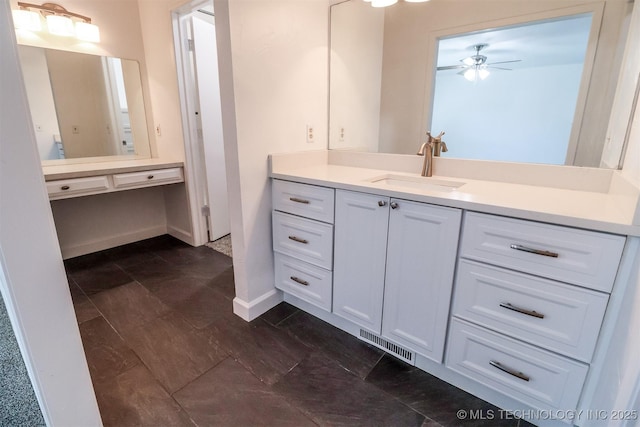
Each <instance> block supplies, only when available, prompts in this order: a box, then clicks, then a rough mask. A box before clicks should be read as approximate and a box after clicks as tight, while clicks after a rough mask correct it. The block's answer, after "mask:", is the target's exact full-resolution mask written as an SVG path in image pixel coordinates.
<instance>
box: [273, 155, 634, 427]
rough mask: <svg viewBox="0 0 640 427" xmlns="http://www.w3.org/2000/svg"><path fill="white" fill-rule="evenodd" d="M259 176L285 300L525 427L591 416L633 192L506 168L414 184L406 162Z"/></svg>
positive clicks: (331, 160)
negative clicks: (265, 183)
mask: <svg viewBox="0 0 640 427" xmlns="http://www.w3.org/2000/svg"><path fill="white" fill-rule="evenodd" d="M270 161H271V177H272V178H273V186H272V195H273V215H272V219H273V249H274V259H275V275H276V277H275V286H276V287H277V288H278V289H281V290H282V291H283V292H284V299H285V301H287V302H289V303H291V304H292V305H295V306H297V307H299V308H301V309H303V310H305V311H307V312H309V313H311V314H313V315H315V316H317V317H319V318H321V319H323V320H325V321H327V322H329V323H331V324H333V325H334V326H336V327H339V328H341V329H343V330H345V331H347V332H349V333H351V334H353V335H355V336H357V337H359V338H360V339H362V340H364V341H366V342H368V343H370V344H372V345H374V346H377V347H379V348H381V349H383V350H385V351H386V352H388V353H390V354H393V355H394V356H396V357H398V358H400V359H402V360H404V361H405V362H407V363H409V364H412V365H415V366H417V367H419V368H420V369H423V370H425V371H427V372H429V373H431V374H433V375H435V376H438V377H440V378H441V379H443V380H445V381H447V382H450V383H452V384H454V385H456V386H458V387H460V388H462V389H464V390H466V391H468V392H470V393H473V394H475V395H477V396H478V397H481V398H483V399H485V400H487V401H489V402H491V403H493V404H495V405H497V406H499V407H500V408H504V409H507V410H512V411H515V414H516V415H518V416H521V417H524V418H529V419H530V421H531V422H533V423H534V424H537V425H567V424H571V423H572V422H574V423H575V424H577V425H580V424H581V422H582V421H583V420H580V419H578V418H576V419H575V420H573V421H572V420H571V419H569V418H568V416H567V415H566V414H567V413H569V412H570V415H571V414H574V413H576V412H577V411H579V410H580V409H589V408H591V406H590V405H592V403H591V398H592V394H593V387H594V386H595V384H596V383H597V380H598V377H599V375H600V372H601V369H602V366H601V360H600V359H601V357H602V355H601V354H599V351H600V352H602V351H603V349H604V348H606V347H607V345H608V340H609V339H610V338H611V331H610V328H611V327H612V325H614V324H615V320H616V310H617V307H618V304H619V303H620V299H621V298H623V295H624V292H625V288H626V286H627V281H626V280H625V277H624V272H621V271H620V268H619V267H620V264H621V260H622V259H623V257H624V256H634V253H635V250H637V249H636V248H635V246H634V247H629V246H630V245H628V244H627V236H639V235H640V221H638V217H639V216H638V214H639V209H638V200H639V199H638V189H637V188H635V187H634V186H632V185H630V184H628V183H626V182H625V181H624V179H623V178H622V177H621V176H619V175H618V173H617V172H613V171H605V170H589V169H581V168H568V169H567V168H555V169H554V168H553V167H545V166H536V165H518V167H517V169H518V171H517V172H515V169H514V172H515V174H514V175H513V176H509V172H508V169H509V165H508V164H506V165H503V166H504V167H503V168H501V172H500V174H502V177H501V178H499V177H497V176H491V175H492V173H493V172H491V171H490V169H491V168H492V165H491V164H490V163H487V164H484V165H482V164H480V165H477V164H476V165H475V166H473V167H462V166H465V164H463V163H464V162H463V163H460V162H461V161H456V160H451V159H437V160H436V162H437V163H436V164H435V165H434V167H435V172H434V176H433V177H432V178H424V177H420V176H419V174H418V173H417V172H418V171H419V168H420V159H419V158H417V157H415V156H398V155H379V154H376V155H371V154H366V153H345V152H342V153H341V152H335V151H329V152H326V151H323V152H308V153H294V154H286V155H272V156H271V157H270ZM466 166H469V164H466ZM493 166H495V165H493ZM539 168H543V169H544V170H540V169H539ZM461 170H464V171H465V172H463V173H461V172H459V171H461ZM438 171H442V172H446V174H445V173H442V172H441V174H440V175H439V174H438ZM455 171H458V172H455ZM549 174H551V175H552V176H551V177H550V176H549ZM554 174H556V176H555V179H554V177H553V175H554ZM557 174H568V175H565V176H563V177H560V176H559V175H557ZM572 174H573V175H574V176H571V175H572ZM541 175H546V176H547V177H548V178H549V179H550V183H549V186H544V185H543V186H541V185H539V183H538V185H534V184H533V181H532V180H533V179H534V177H539V176H541ZM516 176H517V177H516ZM529 177H531V180H530V178H529ZM514 182H516V183H514ZM632 246H633V245H632ZM625 247H626V249H625ZM535 411H538V412H535ZM540 411H545V412H544V414H548V415H549V416H548V417H546V416H545V417H542V416H540V414H541V412H540ZM568 411H569V412H568ZM560 415H563V416H560ZM570 415H569V416H570Z"/></svg>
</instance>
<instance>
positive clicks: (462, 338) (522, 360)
mask: <svg viewBox="0 0 640 427" xmlns="http://www.w3.org/2000/svg"><path fill="white" fill-rule="evenodd" d="M446 365H447V367H448V368H449V369H451V370H453V371H456V372H458V373H459V374H461V375H464V376H466V377H468V378H471V379H473V380H476V381H479V382H480V383H482V384H484V385H485V386H487V387H489V388H492V389H494V390H496V391H498V392H500V393H504V394H506V395H507V396H510V397H512V398H513V399H516V400H518V401H520V402H522V403H525V404H527V405H530V406H532V407H534V408H540V409H546V410H548V409H552V408H553V409H562V410H572V409H575V408H576V405H577V403H578V399H579V397H580V393H581V391H582V386H583V384H584V381H585V378H586V375H587V371H588V365H585V364H583V363H580V362H576V361H574V360H571V359H569V358H566V357H562V356H559V355H557V354H554V353H550V352H548V351H544V350H541V349H539V348H537V347H534V346H531V345H528V344H525V343H522V342H519V341H516V340H513V339H511V338H507V337H504V336H502V335H499V334H497V333H495V332H491V331H488V330H486V329H484V328H481V327H479V326H475V325H471V324H469V323H467V322H465V321H462V320H459V319H456V318H453V319H452V321H451V329H450V336H449V348H448V352H447V360H446Z"/></svg>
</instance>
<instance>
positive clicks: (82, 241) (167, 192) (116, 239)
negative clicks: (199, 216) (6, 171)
mask: <svg viewBox="0 0 640 427" xmlns="http://www.w3.org/2000/svg"><path fill="white" fill-rule="evenodd" d="M42 170H43V173H44V178H45V184H46V187H47V193H48V195H49V200H50V201H51V210H52V213H53V219H54V222H55V224H56V231H57V234H58V240H59V243H60V249H61V251H62V256H63V258H64V259H67V258H73V257H76V256H80V255H85V254H88V253H92V252H96V251H101V250H105V249H109V248H113V247H116V246H120V245H124V244H127V243H132V242H136V241H140V240H144V239H148V238H151V237H155V236H159V235H162V234H167V233H168V234H171V235H173V236H175V237H177V238H179V239H182V240H185V241H188V238H189V235H190V226H189V210H188V208H187V207H186V205H185V204H184V203H185V200H186V188H185V185H184V164H183V162H182V161H175V160H166V159H157V158H156V159H125V160H120V159H118V160H114V159H111V160H109V161H96V162H91V163H73V160H70V161H68V162H65V164H56V165H43V167H42ZM125 190H126V191H125ZM183 206H184V208H183Z"/></svg>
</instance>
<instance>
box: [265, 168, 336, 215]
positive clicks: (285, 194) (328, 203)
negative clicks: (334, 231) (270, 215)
mask: <svg viewBox="0 0 640 427" xmlns="http://www.w3.org/2000/svg"><path fill="white" fill-rule="evenodd" d="M334 193H335V190H334V189H333V188H326V187H318V186H315V185H307V184H299V183H297V182H289V181H281V180H277V179H276V180H274V181H273V190H272V197H273V209H274V210H277V211H280V212H287V213H291V214H294V215H299V216H303V217H306V218H311V219H315V220H318V221H323V222H328V223H330V224H333V207H334Z"/></svg>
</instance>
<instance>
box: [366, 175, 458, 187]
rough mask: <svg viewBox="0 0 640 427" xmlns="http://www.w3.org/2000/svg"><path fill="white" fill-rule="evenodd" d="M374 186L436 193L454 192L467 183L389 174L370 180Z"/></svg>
mask: <svg viewBox="0 0 640 427" xmlns="http://www.w3.org/2000/svg"><path fill="white" fill-rule="evenodd" d="M368 181H369V182H371V183H372V184H381V185H385V186H390V187H404V188H414V189H419V190H420V189H422V190H434V191H454V190H457V189H458V188H460V187H462V186H463V185H464V184H465V183H464V182H460V181H448V180H443V179H436V178H427V177H422V176H406V175H393V174H387V175H382V176H377V177H375V178H372V179H369V180H368Z"/></svg>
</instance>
